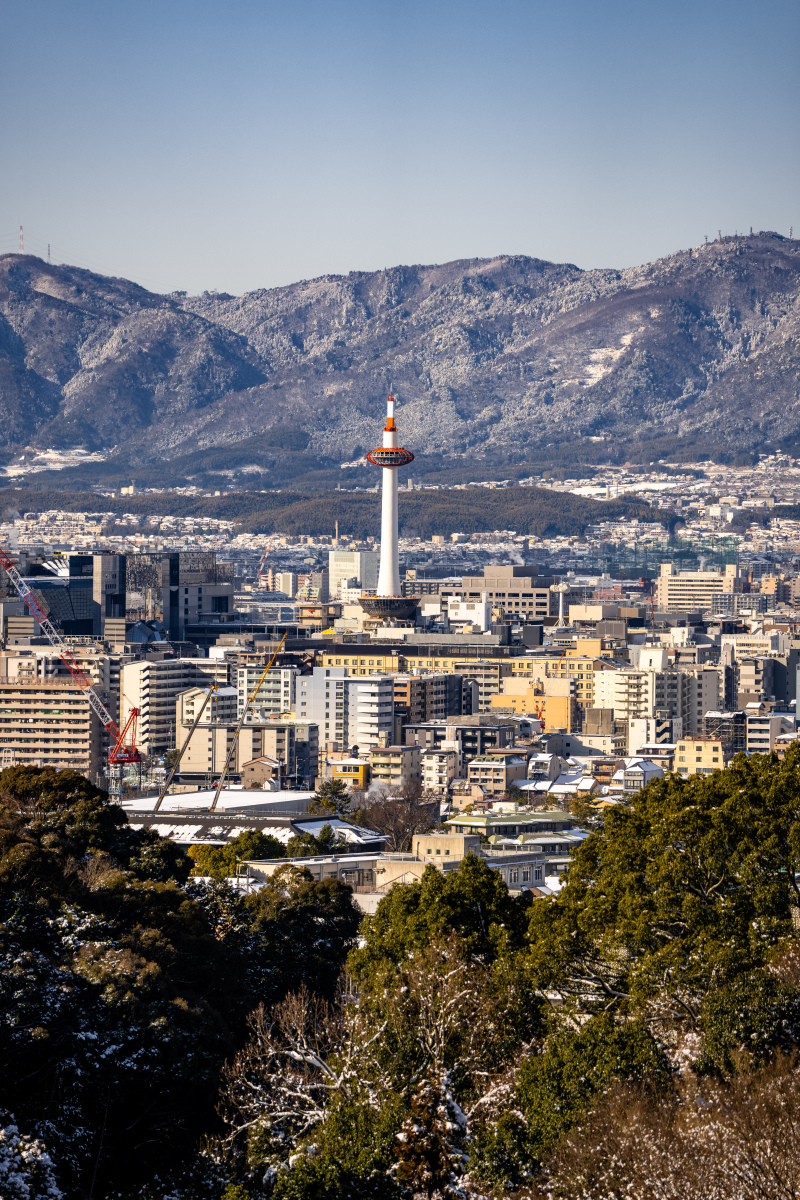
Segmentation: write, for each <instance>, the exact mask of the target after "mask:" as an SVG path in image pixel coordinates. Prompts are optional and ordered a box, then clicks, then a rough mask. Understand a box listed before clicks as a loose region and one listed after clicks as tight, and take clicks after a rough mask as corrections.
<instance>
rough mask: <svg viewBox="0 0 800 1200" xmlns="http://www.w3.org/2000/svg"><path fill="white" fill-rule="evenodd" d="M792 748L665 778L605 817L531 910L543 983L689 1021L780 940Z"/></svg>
mask: <svg viewBox="0 0 800 1200" xmlns="http://www.w3.org/2000/svg"><path fill="white" fill-rule="evenodd" d="M799 800H800V749H799V748H797V747H792V749H791V750H790V751H789V753H788V754H787V755H786V759H785V761H784V762H783V763H778V762H777V760H773V761H771V760H770V759H769V758H767V757H765V756H761V755H757V756H755V757H754V758H750V759H746V758H744V756H739V757H738V758H737V759H736V760H735V761H734V763H733V765H732V766H731V767H730V769H729V770H727V771H718V772H715V773H714V774H713V775H711V776H708V777H701V776H694V777H693V778H690V779H688V780H684V779H681V778H680V777H678V776H671V777H668V778H666V779H663V780H659V781H657V782H655V783H653V784H651V785H650V786H649V787H647V788H645V789H644V790H643V791H642V792H639V793H638V794H637V795H636V797H635V798H634V800H633V804H632V807H631V808H630V809H628V808H623V807H620V808H617V809H614V810H611V811H609V812H608V814H607V815H606V818H605V824H604V830H603V832H601V833H596V834H594V835H593V836H592V837H590V838H588V839H587V841H586V842H585V843H584V844H583V846H582V847H581V848H580V849H579V850H578V852H577V853H576V856H575V864H574V867H573V869H572V871H571V872H570V877H569V883H568V885H567V886H566V887H565V888H564V889H563V890H562V891H561V893H560V894H559V897H558V900H557V902H556V904H555V905H544V906H542V905H534V907H533V909H532V910H531V916H530V930H529V932H530V938H531V966H532V969H533V971H534V974H535V976H536V978H537V979H538V980H539V983H540V985H541V986H545V987H555V988H557V989H559V990H561V991H562V992H563V994H564V995H573V996H580V998H581V1003H582V1004H584V1005H589V1006H590V1007H592V1006H593V1005H599V1006H602V1007H605V1006H606V1005H608V1004H609V1003H611V1004H615V1005H616V1006H617V1007H620V1008H621V1009H622V1010H625V1009H627V1008H630V1009H633V1010H636V1011H641V1010H644V1009H646V1010H648V1011H649V1012H650V1013H651V1015H652V1016H653V1017H654V1018H655V1017H656V1016H657V1015H658V1014H659V1013H660V1014H661V1017H663V1019H665V1020H667V1019H669V1020H686V1019H688V1020H689V1021H690V1023H694V1022H696V1020H697V1018H698V1016H699V1012H700V1008H701V1005H702V1003H703V999H704V997H705V996H706V995H708V994H709V993H710V992H712V991H714V990H716V989H719V988H720V987H724V986H727V984H729V983H731V982H732V981H734V980H735V979H737V978H738V977H739V976H740V975H741V974H742V973H744V972H747V971H750V970H753V969H754V968H756V967H759V966H762V965H763V964H764V963H765V962H766V961H767V959H768V958H769V956H770V955H771V954H772V953H773V951H774V948H775V947H776V946H777V945H778V944H779V942H780V941H781V939H783V938H785V937H787V936H789V935H790V934H791V933H792V928H793V927H792V921H791V915H790V912H791V905H792V904H794V903H796V900H797V888H796V885H795V883H794V864H795V862H796V861H797V858H798V840H799V839H800V820H799V819H798V814H800V804H799Z"/></svg>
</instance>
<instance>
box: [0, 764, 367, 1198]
mask: <svg viewBox="0 0 800 1200" xmlns="http://www.w3.org/2000/svg"><path fill="white" fill-rule="evenodd" d="M0 782H1V783H2V785H3V792H4V796H3V803H2V805H1V806H0V1061H2V1063H3V1071H2V1073H1V1074H0V1109H3V1108H5V1109H8V1110H10V1111H13V1112H14V1114H15V1117H16V1119H17V1120H18V1121H19V1122H20V1124H21V1125H22V1126H23V1127H24V1128H25V1129H26V1130H29V1131H31V1132H32V1133H33V1134H34V1135H36V1136H41V1137H42V1138H43V1139H44V1140H45V1142H46V1144H47V1146H48V1149H49V1150H50V1152H51V1153H52V1154H53V1156H54V1158H55V1160H56V1163H57V1168H58V1179H59V1185H60V1186H61V1187H62V1188H64V1189H65V1190H66V1191H67V1193H68V1195H69V1196H70V1197H72V1196H75V1197H78V1196H81V1197H82V1196H85V1195H86V1194H87V1192H88V1190H89V1185H90V1181H91V1178H92V1176H93V1175H96V1190H95V1194H96V1195H98V1196H100V1195H103V1196H104V1195H106V1193H107V1190H108V1189H109V1188H110V1189H112V1190H113V1189H114V1188H117V1189H119V1188H124V1189H125V1191H126V1193H128V1194H145V1192H146V1185H147V1181H148V1180H149V1179H152V1177H153V1176H154V1175H155V1174H156V1173H161V1174H162V1175H163V1174H164V1173H170V1172H171V1171H173V1170H178V1171H179V1172H180V1170H182V1169H183V1163H184V1161H185V1160H186V1159H187V1156H191V1154H192V1153H193V1151H194V1148H195V1146H196V1144H197V1142H198V1139H199V1138H200V1137H201V1136H202V1135H203V1134H204V1133H207V1132H208V1131H209V1130H211V1129H212V1128H213V1126H214V1104H215V1097H216V1092H217V1087H218V1079H219V1072H220V1069H221V1067H222V1064H223V1061H224V1059H225V1058H226V1057H227V1056H228V1055H229V1054H231V1053H233V1052H234V1051H235V1048H236V1044H237V1040H238V1039H240V1038H241V1036H242V1034H243V1031H244V1019H245V1016H246V1014H247V1012H248V1011H249V1010H250V1009H252V1008H253V1007H254V1006H255V1005H256V1004H257V1003H258V1001H259V1000H260V999H262V998H263V999H265V1000H267V1001H268V1002H270V1003H274V1002H275V1001H277V1000H280V999H281V997H282V996H283V995H284V994H285V992H286V991H287V990H288V989H289V988H291V987H296V986H298V984H299V983H301V982H304V981H305V982H307V983H308V984H309V986H312V987H314V986H316V985H317V984H318V983H319V984H320V986H321V987H323V988H325V989H327V990H328V991H330V990H331V987H332V981H335V979H336V978H337V976H338V973H339V971H340V969H341V966H342V964H343V962H344V958H345V956H346V954H347V952H348V950H349V949H350V946H351V944H352V939H353V937H354V934H355V930H356V928H357V925H358V920H359V914H358V913H357V912H356V911H355V910H354V909H353V907H352V902H351V893H350V889H349V888H347V887H344V886H343V885H341V884H339V883H338V882H337V881H331V882H330V883H325V884H319V885H317V884H314V883H313V881H312V882H309V881H308V880H307V879H303V880H302V881H298V882H297V883H296V884H292V885H289V884H284V885H283V886H282V887H281V886H279V885H275V886H273V887H267V888H265V889H264V895H263V898H262V899H261V900H259V899H258V897H253V898H251V899H252V901H253V902H252V903H251V904H250V907H248V906H247V904H246V903H245V901H243V900H242V899H241V898H240V897H238V896H237V895H235V894H234V893H233V892H232V891H231V890H230V889H229V888H227V887H226V886H225V885H224V884H215V885H212V886H210V887H209V886H208V885H204V884H201V883H199V882H197V883H194V882H190V883H189V885H188V886H187V887H183V886H181V883H180V881H181V880H182V879H184V878H185V873H186V870H187V869H188V865H189V863H188V861H187V860H186V859H185V858H184V857H183V855H181V854H180V852H179V851H178V849H177V848H176V847H175V846H174V844H172V843H171V842H167V841H165V840H163V839H160V838H158V837H157V836H156V835H155V834H153V833H152V832H149V831H148V832H144V831H135V830H132V829H131V828H130V827H129V826H128V825H127V822H126V820H125V816H124V813H123V812H122V810H121V809H119V808H118V807H117V806H115V805H109V804H108V802H107V798H106V796H105V793H103V792H100V791H98V789H96V788H93V787H92V785H91V784H89V783H87V781H86V780H85V779H83V778H82V777H81V776H76V775H75V774H74V773H73V772H59V773H55V772H49V771H46V770H38V769H37V768H25V769H15V771H14V772H9V771H6V772H4V773H3V776H2V779H1V780H0ZM12 788H15V789H17V791H16V793H14V792H12V790H11V789H12ZM247 836H250V835H247ZM290 870H291V869H290ZM295 874H296V873H295ZM131 1189H132V1191H131Z"/></svg>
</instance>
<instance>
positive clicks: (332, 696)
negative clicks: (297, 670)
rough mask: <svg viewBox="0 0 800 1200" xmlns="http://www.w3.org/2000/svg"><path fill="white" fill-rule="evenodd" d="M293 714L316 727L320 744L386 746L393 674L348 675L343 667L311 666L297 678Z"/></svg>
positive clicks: (391, 727) (390, 729) (390, 724)
mask: <svg viewBox="0 0 800 1200" xmlns="http://www.w3.org/2000/svg"><path fill="white" fill-rule="evenodd" d="M296 686H297V708H296V711H297V717H298V720H308V721H312V722H314V723H315V724H316V725H318V726H319V738H320V742H321V743H322V744H323V745H327V744H328V743H333V745H334V748H335V749H337V750H345V749H347V748H348V747H349V746H358V747H359V749H360V750H367V749H371V748H372V747H374V746H380V745H389V744H391V742H392V735H393V730H394V676H393V675H365V676H363V677H362V676H355V675H348V674H347V670H346V669H345V668H344V667H315V668H314V671H313V672H312V674H311V675H301V676H300V678H299V679H298V680H297V685H296Z"/></svg>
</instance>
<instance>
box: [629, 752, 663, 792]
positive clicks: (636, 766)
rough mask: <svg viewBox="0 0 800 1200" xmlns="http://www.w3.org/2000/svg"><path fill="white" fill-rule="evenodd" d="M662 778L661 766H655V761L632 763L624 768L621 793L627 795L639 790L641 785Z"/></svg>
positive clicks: (645, 785)
mask: <svg viewBox="0 0 800 1200" xmlns="http://www.w3.org/2000/svg"><path fill="white" fill-rule="evenodd" d="M663 778H664V770H663V768H662V767H658V766H656V764H655V763H652V762H648V761H646V760H645V761H642V762H637V763H632V764H631V766H629V767H626V768H625V770H624V771H623V774H622V791H623V795H625V796H629V795H632V794H633V793H634V792H640V791H641V790H642V788H643V787H647V785H648V783H652V782H653V780H654V779H663Z"/></svg>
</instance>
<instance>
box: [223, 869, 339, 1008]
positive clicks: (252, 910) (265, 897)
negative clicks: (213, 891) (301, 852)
mask: <svg viewBox="0 0 800 1200" xmlns="http://www.w3.org/2000/svg"><path fill="white" fill-rule="evenodd" d="M244 906H245V909H246V911H247V913H248V916H249V918H250V921H251V925H252V929H253V932H254V933H255V934H257V935H258V936H259V937H261V938H263V939H264V941H265V942H267V943H268V944H269V946H270V952H271V954H272V956H273V957H274V960H275V961H277V962H278V963H279V964H280V969H281V991H282V992H286V991H290V990H296V989H297V988H299V987H300V986H301V985H302V984H304V983H305V984H306V985H307V986H308V987H309V988H310V989H312V990H314V991H317V992H319V993H320V994H322V995H325V996H332V995H333V993H334V990H335V988H336V983H337V980H338V977H339V972H340V971H341V969H342V966H343V965H344V959H345V957H346V955H347V952H348V951H349V949H350V947H351V946H352V945H353V942H354V941H355V937H356V933H357V931H358V926H359V923H360V921H361V913H360V912H359V910H358V909H357V908H356V907H355V905H354V904H353V892H352V889H351V888H350V887H348V885H347V884H345V883H340V882H339V880H338V879H324V880H322V881H321V882H317V881H316V880H314V879H313V878H312V876H311V875H310V874H309V872H308V871H300V870H297V868H296V867H292V866H289V865H288V864H287V865H286V866H285V867H281V868H279V870H277V871H276V872H275V874H274V875H273V876H272V877H271V878H270V879H269V880H268V881H267V883H266V884H265V886H264V887H263V888H261V889H260V890H259V891H257V892H255V893H254V894H253V895H251V896H248V897H247V898H246V900H245V901H244Z"/></svg>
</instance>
